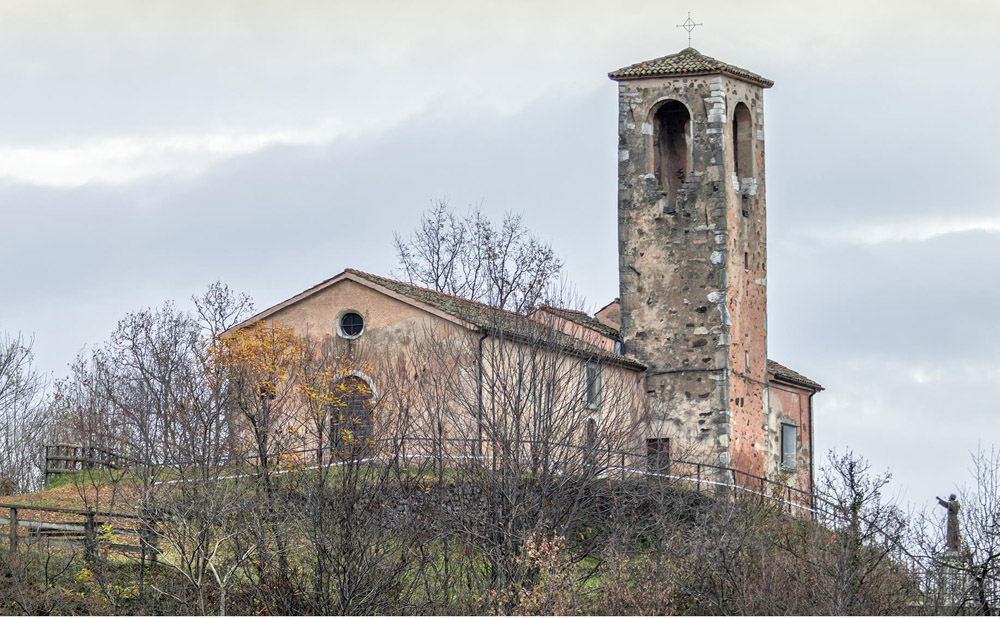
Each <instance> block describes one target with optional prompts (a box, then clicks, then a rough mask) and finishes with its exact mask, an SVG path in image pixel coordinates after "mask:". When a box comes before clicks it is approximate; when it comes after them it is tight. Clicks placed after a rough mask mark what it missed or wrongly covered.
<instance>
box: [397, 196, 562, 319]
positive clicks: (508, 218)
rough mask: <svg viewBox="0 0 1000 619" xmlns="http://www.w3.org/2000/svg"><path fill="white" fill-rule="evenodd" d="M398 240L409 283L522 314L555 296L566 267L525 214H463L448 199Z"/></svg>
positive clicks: (405, 275) (404, 271) (476, 211)
mask: <svg viewBox="0 0 1000 619" xmlns="http://www.w3.org/2000/svg"><path fill="white" fill-rule="evenodd" d="M394 244H395V249H396V258H397V259H398V260H399V268H400V270H401V276H402V277H404V278H405V279H406V280H407V281H409V282H410V283H412V284H416V285H420V286H425V287H427V288H431V289H432V290H437V291H440V292H445V293H447V294H453V295H457V296H460V297H465V298H469V299H473V300H476V301H482V302H484V303H486V304H488V305H491V306H493V307H498V308H503V309H507V310H511V311H514V312H521V313H523V312H526V311H528V310H530V309H533V308H535V307H537V306H538V305H540V304H541V303H542V302H549V301H551V300H550V299H546V298H545V295H546V293H547V292H548V291H549V290H550V287H551V285H552V284H553V282H554V281H555V280H556V279H557V278H558V277H559V274H560V272H561V271H562V267H563V263H562V261H561V260H560V259H559V258H558V257H557V256H556V254H555V252H554V251H553V249H552V247H551V246H550V245H549V244H548V243H545V242H543V241H541V240H539V239H538V237H537V236H535V235H534V234H533V233H531V232H530V231H529V230H528V229H527V228H526V227H525V225H524V220H523V218H522V216H521V215H519V214H515V213H507V214H506V215H504V218H503V220H502V221H501V222H499V224H497V223H494V222H493V221H491V220H490V219H489V218H488V217H487V216H486V215H485V214H484V213H483V212H482V210H480V209H479V208H473V209H471V210H470V211H469V212H468V213H467V214H466V215H465V216H459V215H457V214H456V213H455V211H454V210H453V209H452V208H451V207H450V206H449V205H448V203H447V202H446V201H444V200H440V201H438V202H436V203H435V204H434V205H433V206H432V207H431V208H430V209H428V210H427V211H425V212H424V214H423V215H422V217H421V220H420V224H419V225H418V226H417V228H416V230H414V231H413V232H412V233H411V234H410V235H409V236H407V237H404V236H401V235H400V234H398V233H397V234H396V235H395V242H394Z"/></svg>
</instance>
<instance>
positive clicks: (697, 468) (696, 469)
mask: <svg viewBox="0 0 1000 619" xmlns="http://www.w3.org/2000/svg"><path fill="white" fill-rule="evenodd" d="M694 472H695V477H697V478H698V481H697V483H696V485H695V487H696V488H697V489H698V492H701V462H699V463H698V464H696V465H695V467H694Z"/></svg>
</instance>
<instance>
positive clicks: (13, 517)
mask: <svg viewBox="0 0 1000 619" xmlns="http://www.w3.org/2000/svg"><path fill="white" fill-rule="evenodd" d="M16 550H17V508H15V507H11V508H10V551H11V552H15V551H16Z"/></svg>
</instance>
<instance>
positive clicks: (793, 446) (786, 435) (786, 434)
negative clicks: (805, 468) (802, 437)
mask: <svg viewBox="0 0 1000 619" xmlns="http://www.w3.org/2000/svg"><path fill="white" fill-rule="evenodd" d="M798 431H799V429H798V428H797V427H795V426H793V425H789V424H787V423H783V424H781V468H783V469H786V470H789V471H794V470H795V468H796V464H797V463H798V457H797V456H798V452H799V437H798Z"/></svg>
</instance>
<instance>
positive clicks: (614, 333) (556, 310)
mask: <svg viewBox="0 0 1000 619" xmlns="http://www.w3.org/2000/svg"><path fill="white" fill-rule="evenodd" d="M538 309H540V310H547V311H549V312H552V313H553V314H555V315H556V316H560V317H562V318H565V319H566V320H569V321H571V322H575V323H576V324H578V325H582V326H584V327H587V328H588V329H593V330H594V331H597V332H598V333H600V334H601V335H603V336H604V337H608V338H611V339H613V340H617V339H618V338H619V336H620V334H619V332H618V329H615V328H614V327H609V326H608V325H606V324H604V323H603V322H600V321H599V320H597V319H596V318H594V317H593V316H591V315H590V314H588V313H587V312H581V311H580V310H573V309H567V308H565V307H552V306H551V305H543V306H541V307H540V308H538Z"/></svg>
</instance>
